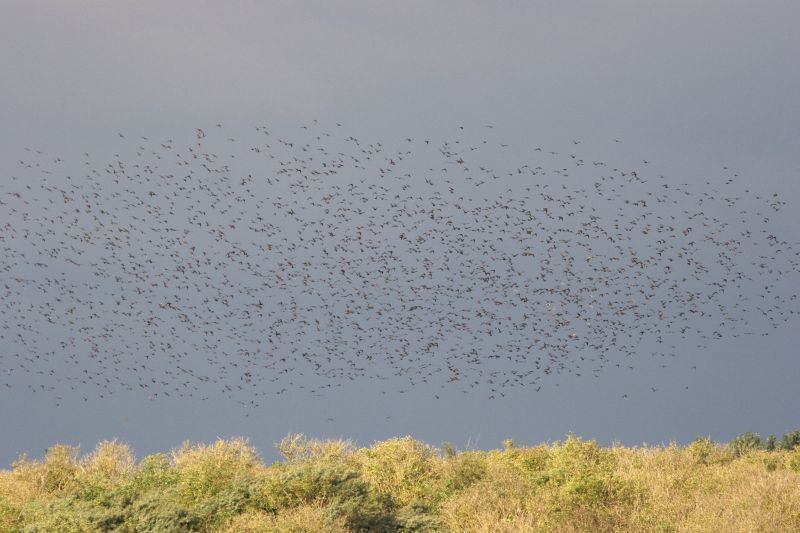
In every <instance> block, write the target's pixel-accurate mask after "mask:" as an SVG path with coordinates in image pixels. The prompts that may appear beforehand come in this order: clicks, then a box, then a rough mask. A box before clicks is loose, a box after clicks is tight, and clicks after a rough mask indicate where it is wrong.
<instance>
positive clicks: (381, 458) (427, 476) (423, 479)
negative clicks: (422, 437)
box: [361, 437, 439, 506]
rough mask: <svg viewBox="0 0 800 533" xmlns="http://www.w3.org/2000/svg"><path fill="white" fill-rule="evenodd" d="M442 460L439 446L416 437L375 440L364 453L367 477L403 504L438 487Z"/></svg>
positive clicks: (371, 483) (385, 493)
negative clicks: (437, 450)
mask: <svg viewBox="0 0 800 533" xmlns="http://www.w3.org/2000/svg"><path fill="white" fill-rule="evenodd" d="M438 464H439V462H438V455H437V453H436V450H435V448H432V447H431V446H429V445H427V444H424V443H422V442H420V441H418V440H415V439H414V438H412V437H403V438H395V439H389V440H385V441H383V442H378V443H375V444H374V445H373V446H372V447H371V448H367V449H365V450H363V453H362V455H361V469H362V472H363V475H364V479H366V481H367V482H368V483H369V484H370V486H371V487H372V488H374V489H375V490H376V491H377V492H378V493H379V494H383V495H387V496H390V497H391V498H392V499H393V500H394V501H396V502H397V504H398V505H400V506H403V505H406V504H410V503H412V502H415V501H417V500H421V499H423V498H424V497H425V496H427V495H429V494H430V492H431V491H432V490H435V489H434V486H433V482H435V481H436V480H437V479H438V477H439V472H438V471H437V470H438V469H437V466H438Z"/></svg>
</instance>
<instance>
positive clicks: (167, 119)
mask: <svg viewBox="0 0 800 533" xmlns="http://www.w3.org/2000/svg"><path fill="white" fill-rule="evenodd" d="M342 4H346V5H345V6H339V5H334V4H333V3H331V2H309V3H298V2H245V1H233V2H224V3H217V2H197V1H193V2H188V1H184V2H170V3H164V2H150V1H144V2H142V1H137V2H113V3H112V2H99V1H98V2H81V1H77V2H69V3H64V2H54V1H51V2H30V1H9V0H5V1H0V141H1V142H0V180H3V181H6V180H8V179H9V177H10V176H11V175H14V174H15V173H18V168H17V163H16V162H17V161H18V160H19V159H20V158H21V155H20V154H21V153H22V152H23V149H24V147H26V146H29V147H32V148H38V149H42V150H46V151H47V152H48V153H52V154H54V155H60V156H62V157H71V156H75V155H79V154H83V153H84V152H90V153H91V154H93V155H94V154H98V158H99V159H101V160H105V159H107V158H108V157H109V154H113V153H114V151H115V150H119V139H118V137H117V132H118V131H120V132H125V133H126V134H128V135H130V136H138V135H146V136H149V137H151V138H153V139H164V138H172V137H176V138H177V137H180V136H184V137H186V136H191V135H193V132H194V128H195V127H206V128H207V127H208V126H210V125H212V124H215V123H217V122H222V123H224V124H225V125H226V128H230V129H231V130H233V131H236V129H237V128H239V129H240V130H245V129H248V128H252V127H253V126H254V125H258V124H263V123H266V124H270V126H271V127H272V128H273V129H274V130H275V131H276V132H282V131H286V132H294V131H296V130H297V128H298V127H299V125H301V124H305V123H308V122H309V121H310V120H311V119H315V118H316V119H319V120H320V121H321V122H325V123H327V124H330V123H333V122H336V121H340V122H342V123H344V124H345V125H346V127H348V128H350V129H352V131H353V132H355V133H356V134H358V135H359V136H363V137H365V138H369V139H395V140H397V139H401V138H403V137H405V136H412V137H417V136H430V137H432V138H438V139H447V138H449V137H450V136H451V135H453V132H454V130H455V128H457V126H458V125H465V126H467V127H470V128H479V127H482V126H483V125H484V124H493V125H494V127H495V130H496V132H497V136H498V138H499V139H502V140H503V141H504V142H509V143H512V144H514V145H515V146H523V145H524V146H536V145H541V146H546V147H553V148H554V149H565V150H566V149H567V148H568V147H569V145H570V143H571V140H572V139H581V140H582V142H583V143H584V146H585V147H586V148H585V149H586V150H587V151H592V150H594V151H595V152H596V155H597V157H608V158H613V159H614V160H616V161H629V162H638V161H640V160H641V159H642V158H647V159H649V160H652V161H654V162H655V163H654V164H657V165H658V168H659V169H660V170H661V171H663V172H664V174H666V175H667V176H668V177H669V179H674V180H675V181H676V182H683V181H689V182H693V181H696V180H700V179H701V178H705V177H707V176H709V175H717V174H714V173H718V172H719V169H720V167H721V166H722V165H727V166H729V167H730V168H735V169H737V171H738V173H739V175H740V176H741V180H742V181H743V182H744V183H745V184H747V183H749V184H750V185H751V187H752V188H753V189H754V190H763V191H764V192H767V191H769V192H770V193H772V192H777V193H779V194H780V195H781V197H782V198H783V199H784V200H785V201H787V202H788V203H789V206H788V208H787V209H786V210H784V212H783V215H782V216H783V218H782V219H781V221H782V223H783V224H784V225H785V226H784V227H783V228H782V229H783V231H784V233H785V236H786V237H787V238H789V237H793V238H792V239H790V240H794V241H796V240H797V236H798V235H800V231H798V230H800V217H798V216H797V214H796V213H797V212H798V211H797V208H796V206H798V205H800V194H798V189H797V171H798V163H800V155H798V154H800V128H798V126H797V125H798V124H800V99H798V98H797V94H800V60H798V58H797V57H798V55H797V53H796V51H797V50H798V49H800V37H798V34H797V28H798V27H800V6H798V4H797V3H796V2H792V1H785V2H781V1H774V2H766V3H758V4H756V3H753V2H745V1H725V2H722V1H719V2H717V1H707V2H689V1H680V2H659V3H656V2H640V1H611V2H586V1H582V2H555V1H549V2H506V3H503V4H502V6H499V5H498V4H497V3H491V4H490V3H485V2H391V3H390V2H386V3H375V2H346V3H342ZM291 135H292V133H287V136H291ZM615 138H616V139H621V140H623V143H622V146H614V143H613V142H612V140H613V139H615ZM610 151H613V153H610ZM496 157H497V158H500V157H501V156H500V155H498V156H496ZM0 222H2V220H0ZM795 279H796V278H795ZM795 326H796V324H795ZM796 331H797V330H796V327H791V326H787V327H785V328H782V329H777V330H774V331H773V332H772V333H771V335H770V336H768V337H758V338H755V337H752V338H748V339H744V340H742V339H739V340H736V341H730V340H723V341H720V342H718V343H714V344H711V345H710V346H709V348H708V349H706V350H698V351H697V353H684V354H681V358H682V359H681V364H680V365H675V366H674V367H670V368H667V369H662V368H660V365H659V364H657V362H655V361H643V362H642V364H641V365H639V366H638V367H637V370H636V372H634V373H630V374H626V373H621V372H612V371H609V372H605V373H604V374H603V375H602V377H601V378H600V379H578V378H564V379H563V380H561V383H560V385H559V386H558V387H547V388H546V389H545V390H543V391H542V392H541V393H540V394H537V395H532V394H530V393H529V392H526V391H524V390H517V391H514V392H513V393H509V394H508V395H507V397H506V398H504V399H502V400H498V401H491V402H487V401H486V398H485V391H482V392H479V393H475V394H462V393H461V392H457V393H454V394H447V395H444V396H443V397H442V400H441V401H438V402H434V401H432V400H431V398H430V395H427V394H426V395H424V396H423V395H422V394H420V395H413V394H410V395H409V394H405V395H400V394H394V393H390V394H387V395H382V394H380V391H379V386H378V385H377V384H375V383H352V386H350V387H342V388H340V389H337V390H336V391H335V392H333V393H331V394H330V395H328V396H326V397H325V398H322V399H317V398H310V397H308V396H307V395H304V394H303V393H301V392H299V391H294V392H290V393H289V394H290V395H288V396H285V397H275V396H272V399H271V400H270V403H269V405H267V406H265V407H263V408H260V409H259V410H257V411H250V412H246V411H243V410H242V409H241V408H240V406H239V405H238V404H237V403H235V402H233V401H228V400H225V399H224V398H221V399H219V401H217V402H204V403H203V404H198V403H197V402H191V401H179V400H159V401H158V402H153V401H150V400H148V399H147V397H146V395H145V396H144V397H142V395H135V394H127V395H126V394H117V395H113V396H112V397H110V398H108V399H107V400H106V401H103V402H96V403H91V404H89V403H87V402H83V401H81V400H80V398H72V399H69V400H67V401H65V402H64V403H63V404H62V405H61V406H60V407H59V408H55V407H54V403H53V399H52V397H50V396H48V395H45V394H32V393H29V392H27V391H26V389H25V387H24V384H22V383H20V386H16V387H14V388H11V389H9V388H6V387H2V388H0V428H2V429H0V462H2V463H3V464H7V463H8V462H10V461H11V460H12V459H13V458H14V457H15V456H16V454H17V453H18V452H22V451H27V452H30V453H32V454H40V453H41V452H42V451H43V449H44V448H45V447H47V446H48V445H50V444H52V443H54V442H56V441H66V442H71V443H80V444H82V445H83V446H84V447H86V448H91V447H92V446H93V445H94V443H95V442H96V441H97V440H98V439H101V438H111V437H119V438H121V439H123V440H126V441H128V442H130V443H131V444H132V445H133V446H134V448H135V449H136V450H137V451H138V452H139V454H140V455H141V454H144V453H147V452H150V451H154V450H156V449H166V448H169V447H171V446H174V445H177V444H179V443H180V441H181V440H183V439H193V440H208V439H211V438H214V437H216V436H232V435H245V436H248V437H250V438H251V439H252V440H253V442H254V444H256V445H257V446H258V447H259V448H260V450H261V451H262V452H263V453H264V454H265V455H267V456H269V457H271V456H272V450H271V444H272V442H274V441H276V440H278V439H280V438H281V437H282V436H283V435H285V434H286V433H288V432H289V431H299V432H304V433H307V434H310V435H314V436H346V437H353V438H355V439H358V441H359V442H361V443H369V442H370V441H372V440H375V439H380V438H385V437H388V436H392V435H400V434H408V433H410V434H413V435H415V436H417V437H419V438H421V439H424V440H426V441H429V442H433V443H439V442H441V441H444V440H448V441H452V442H454V443H455V444H456V445H459V446H464V445H465V444H466V443H467V441H468V440H471V442H473V443H475V442H476V441H477V445H478V446H482V447H490V446H496V445H498V444H499V442H500V440H502V439H503V438H507V437H513V438H515V439H518V440H520V441H527V442H536V441H542V440H554V439H558V438H561V437H563V436H564V434H565V433H566V432H568V431H574V432H575V433H577V434H579V435H582V436H585V437H587V438H591V437H595V438H598V439H599V440H601V441H604V442H608V441H611V440H613V439H619V440H622V441H623V442H625V443H628V444H635V443H640V442H642V441H649V442H662V441H668V440H670V439H677V440H679V441H687V440H690V439H691V438H693V437H694V436H696V435H698V434H708V435H711V436H712V437H714V438H718V439H727V438H730V437H732V436H733V435H735V434H737V433H740V432H744V431H748V430H753V431H760V432H762V433H769V432H776V433H777V432H782V431H785V430H790V429H796V428H797V427H800V419H799V418H798V416H797V413H798V412H800V401H799V400H798V399H797V396H796V395H794V394H792V393H791V391H792V387H794V386H795V384H796V383H797V380H798V378H799V377H800V358H798V357H797V355H798V352H797V348H796V345H797V341H798V338H797V332H796ZM3 355H4V354H0V357H2V356H3ZM691 361H697V366H698V369H697V370H696V371H694V372H692V371H690V370H689V369H688V368H689V365H687V363H689V362H691ZM651 367H652V368H651ZM17 379H20V380H22V378H21V377H20V378H17ZM676 383H679V384H683V383H686V384H688V385H689V386H690V389H689V390H688V391H686V390H684V389H683V388H682V387H677V386H674V387H673V386H672V385H673V384H676ZM651 387H656V388H657V389H659V393H658V394H652V393H650V388H651ZM620 391H631V392H630V395H631V397H633V398H635V401H628V402H626V401H622V400H621V399H620ZM245 414H248V415H249V416H247V417H246V416H245ZM328 417H333V418H334V422H329V421H327V418H328ZM387 417H388V418H387Z"/></svg>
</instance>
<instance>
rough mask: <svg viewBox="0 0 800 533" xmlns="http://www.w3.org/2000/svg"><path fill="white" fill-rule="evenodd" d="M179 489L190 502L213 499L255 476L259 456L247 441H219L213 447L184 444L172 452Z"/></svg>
mask: <svg viewBox="0 0 800 533" xmlns="http://www.w3.org/2000/svg"><path fill="white" fill-rule="evenodd" d="M172 462H173V464H174V465H175V470H176V472H177V474H178V479H177V489H178V494H180V495H181V496H182V497H183V498H184V499H185V500H186V501H197V500H200V499H203V498H206V497H208V496H213V495H215V494H217V493H219V492H221V491H223V490H225V489H226V488H228V487H229V486H230V485H231V484H233V483H234V481H235V480H237V478H242V477H248V476H251V475H252V474H253V473H254V472H255V469H256V467H257V466H259V465H260V461H259V459H258V454H257V453H256V451H255V450H254V449H253V448H251V447H250V446H249V445H248V443H247V441H246V440H245V439H233V440H230V441H225V440H221V439H220V440H217V441H216V442H215V443H213V444H210V445H205V444H195V445H192V444H190V443H188V442H187V443H184V444H183V446H182V447H181V448H180V449H178V450H175V451H173V452H172Z"/></svg>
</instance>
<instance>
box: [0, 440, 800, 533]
mask: <svg viewBox="0 0 800 533" xmlns="http://www.w3.org/2000/svg"><path fill="white" fill-rule="evenodd" d="M277 447H278V449H279V451H280V452H281V454H282V456H283V459H282V460H281V461H277V462H275V463H273V464H271V465H266V464H264V462H262V460H261V459H260V458H259V455H258V453H257V451H256V450H255V449H254V448H253V447H252V446H250V445H249V444H248V442H247V441H246V440H244V439H232V440H218V441H217V442H214V443H211V444H191V443H185V444H184V445H183V446H181V447H180V448H177V449H175V450H172V451H171V452H170V453H169V454H162V453H158V454H154V455H149V456H147V457H144V458H142V459H141V460H138V461H137V460H136V459H135V458H134V455H133V452H132V450H131V449H130V447H129V446H127V445H126V444H124V443H121V442H117V441H106V442H101V443H100V444H98V445H97V447H96V448H95V449H94V451H92V452H91V453H88V454H86V455H83V456H81V455H80V452H79V449H78V448H77V447H73V446H67V445H63V444H58V445H55V446H53V447H51V448H50V449H49V450H48V452H47V453H46V455H45V457H44V458H42V459H38V460H33V459H28V458H26V457H24V456H23V457H21V458H20V459H19V460H17V461H16V462H15V463H14V464H13V465H12V468H11V469H9V470H5V471H0V531H3V532H14V531H19V532H51V531H53V532H56V531H57V532H83V531H120V532H145V531H148V532H149V531H154V532H170V533H171V532H179V531H221V532H231V533H232V532H263V531H276V532H306V531H309V532H310V531H313V532H331V533H332V532H345V531H376V532H377V531H474V532H479V531H480V532H516V531H559V532H561V531H636V532H639V531H659V532H668V531H748V532H749V531H771V532H774V531H800V431H795V432H792V433H788V434H786V435H785V436H784V438H783V439H782V440H779V439H776V438H774V437H770V438H768V439H763V440H762V439H761V438H760V437H759V436H758V435H757V434H752V433H748V434H745V435H742V436H740V437H737V438H736V439H734V440H733V441H732V442H730V443H727V444H718V443H714V442H712V441H711V440H709V439H697V440H695V441H694V442H692V443H691V444H689V445H687V446H678V445H675V444H672V445H668V446H642V447H624V446H617V445H614V446H611V447H603V446H599V445H597V444H596V443H595V442H594V441H587V440H582V439H580V438H577V437H573V436H570V437H568V438H566V439H565V440H564V441H561V442H555V443H552V444H541V445H538V446H531V447H523V446H517V445H515V444H514V443H513V442H511V441H506V442H505V443H504V448H503V449H499V450H491V451H481V450H464V451H460V450H456V449H455V448H454V447H453V446H451V445H449V444H447V443H445V444H443V445H442V446H441V447H440V448H437V447H433V446H430V445H428V444H425V443H423V442H420V441H418V440H415V439H414V438H412V437H403V438H393V439H389V440H385V441H382V442H377V443H375V444H373V445H372V446H370V447H364V448H359V447H357V446H355V445H354V444H353V443H351V442H348V441H342V440H316V439H310V438H307V437H304V436H302V435H291V436H288V437H286V438H285V439H283V440H282V441H281V442H280V443H279V444H278V445H277Z"/></svg>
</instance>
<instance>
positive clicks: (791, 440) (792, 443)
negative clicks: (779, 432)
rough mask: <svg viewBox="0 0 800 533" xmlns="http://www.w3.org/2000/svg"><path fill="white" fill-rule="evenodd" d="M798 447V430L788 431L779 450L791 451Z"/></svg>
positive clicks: (799, 437) (799, 443)
mask: <svg viewBox="0 0 800 533" xmlns="http://www.w3.org/2000/svg"><path fill="white" fill-rule="evenodd" d="M798 446H800V430H796V431H790V432H789V433H786V434H785V435H784V436H783V441H782V442H781V448H783V449H784V450H793V449H795V448H797V447H798Z"/></svg>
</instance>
